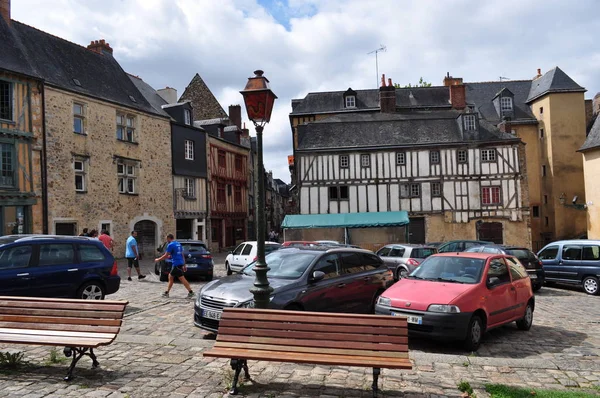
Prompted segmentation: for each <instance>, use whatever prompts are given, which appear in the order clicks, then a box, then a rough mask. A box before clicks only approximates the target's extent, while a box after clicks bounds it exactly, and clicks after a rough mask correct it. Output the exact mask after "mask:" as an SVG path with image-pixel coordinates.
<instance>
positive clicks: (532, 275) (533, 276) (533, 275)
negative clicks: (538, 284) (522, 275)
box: [529, 274, 537, 279]
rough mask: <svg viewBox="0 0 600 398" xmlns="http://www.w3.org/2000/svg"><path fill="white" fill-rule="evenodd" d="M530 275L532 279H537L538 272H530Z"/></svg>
mask: <svg viewBox="0 0 600 398" xmlns="http://www.w3.org/2000/svg"><path fill="white" fill-rule="evenodd" d="M529 277H530V278H531V279H537V275H536V274H529Z"/></svg>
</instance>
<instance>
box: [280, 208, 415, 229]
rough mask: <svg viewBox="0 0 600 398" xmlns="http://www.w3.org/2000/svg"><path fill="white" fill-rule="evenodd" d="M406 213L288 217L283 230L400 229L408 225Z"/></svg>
mask: <svg viewBox="0 0 600 398" xmlns="http://www.w3.org/2000/svg"><path fill="white" fill-rule="evenodd" d="M408 222H409V221H408V213H407V212H405V211H386V212H373V213H341V214H299V215H297V214H295V215H287V216H285V218H284V219H283V223H282V224H281V227H282V228H369V227H399V226H402V225H406V224H408Z"/></svg>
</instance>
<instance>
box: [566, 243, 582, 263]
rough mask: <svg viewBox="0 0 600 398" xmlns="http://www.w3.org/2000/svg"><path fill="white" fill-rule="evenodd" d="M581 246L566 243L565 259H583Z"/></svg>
mask: <svg viewBox="0 0 600 398" xmlns="http://www.w3.org/2000/svg"><path fill="white" fill-rule="evenodd" d="M582 249H583V248H582V247H581V246H575V245H564V246H563V250H562V259H563V260H581V252H582Z"/></svg>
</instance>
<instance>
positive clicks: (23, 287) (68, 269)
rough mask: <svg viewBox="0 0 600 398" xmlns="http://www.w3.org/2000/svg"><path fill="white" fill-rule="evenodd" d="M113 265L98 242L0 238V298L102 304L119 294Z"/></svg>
mask: <svg viewBox="0 0 600 398" xmlns="http://www.w3.org/2000/svg"><path fill="white" fill-rule="evenodd" d="M120 284H121V278H120V277H119V273H118V268H117V262H116V261H115V258H114V257H113V256H112V254H111V253H110V251H109V250H108V249H107V248H106V247H104V245H103V244H102V242H100V241H99V240H96V239H92V238H86V237H76V236H57V235H9V236H3V237H0V295H2V296H32V297H67V298H79V299H87V300H102V299H104V296H106V295H107V294H111V293H115V292H116V291H117V290H119V286H120Z"/></svg>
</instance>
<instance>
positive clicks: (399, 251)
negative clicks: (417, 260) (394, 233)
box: [389, 247, 406, 257]
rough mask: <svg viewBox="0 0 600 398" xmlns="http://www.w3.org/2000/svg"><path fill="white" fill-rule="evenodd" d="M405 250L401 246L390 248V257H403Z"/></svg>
mask: <svg viewBox="0 0 600 398" xmlns="http://www.w3.org/2000/svg"><path fill="white" fill-rule="evenodd" d="M405 251H406V249H405V248H403V247H395V248H393V249H392V250H390V254H389V256H390V257H404V252H405Z"/></svg>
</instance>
